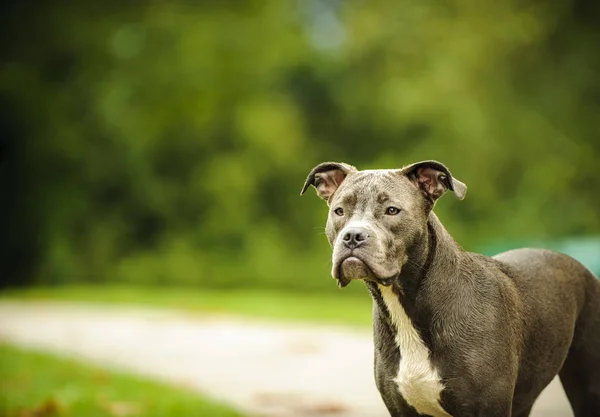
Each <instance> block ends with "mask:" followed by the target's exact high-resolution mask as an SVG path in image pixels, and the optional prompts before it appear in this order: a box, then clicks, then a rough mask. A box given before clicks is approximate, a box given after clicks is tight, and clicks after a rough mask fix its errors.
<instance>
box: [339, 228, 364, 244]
mask: <svg viewBox="0 0 600 417" xmlns="http://www.w3.org/2000/svg"><path fill="white" fill-rule="evenodd" d="M368 238H369V233H368V232H367V229H365V228H364V227H352V228H350V229H348V230H346V232H345V233H344V236H343V237H342V241H343V242H344V246H346V247H347V248H349V249H354V248H357V247H359V246H360V245H362V244H363V243H365V241H366V240H367V239H368Z"/></svg>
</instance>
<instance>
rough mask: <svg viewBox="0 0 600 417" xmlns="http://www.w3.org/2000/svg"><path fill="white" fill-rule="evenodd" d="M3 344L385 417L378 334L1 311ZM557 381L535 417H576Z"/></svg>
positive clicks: (129, 314) (271, 400)
mask: <svg viewBox="0 0 600 417" xmlns="http://www.w3.org/2000/svg"><path fill="white" fill-rule="evenodd" d="M0 340H3V341H9V342H11V343H15V344H18V345H22V346H27V347H33V348H37V349H43V350H47V351H50V352H54V353H58V354H61V355H69V356H75V357H78V358H81V359H85V360H88V361H91V362H95V363H97V364H101V365H105V366H110V367H117V368H122V369H124V370H128V371H133V372H135V373H139V374H142V375H146V376H150V377H153V378H155V379H159V380H163V381H167V382H170V383H174V384H177V385H184V386H187V387H191V388H193V389H197V390H199V391H201V392H203V393H206V394H208V395H210V396H212V397H214V398H217V399H220V400H222V401H224V402H226V403H229V404H233V405H234V406H236V407H237V408H239V409H241V410H245V411H247V412H250V413H253V414H256V415H260V416H281V417H292V416H294V417H296V416H297V417H299V416H323V417H324V416H340V417H378V416H381V417H385V416H387V415H388V414H387V412H386V411H385V408H384V406H383V404H382V402H381V400H380V398H379V393H378V392H377V390H376V388H375V383H374V380H373V369H372V361H373V354H372V350H373V347H372V342H371V333H370V331H369V330H352V329H347V328H345V329H343V328H337V327H332V326H329V327H327V326H310V325H298V324H293V325H292V324H289V325H288V324H273V323H264V322H260V321H256V320H244V319H238V318H236V319H233V318H215V317H201V316H198V315H186V314H184V313H178V312H174V311H167V310H155V309H141V308H128V307H122V306H121V307H108V306H106V307H104V306H90V305H83V304H73V303H54V302H52V303H51V302H9V301H2V302H0ZM572 415H573V414H572V412H571V410H570V408H569V406H568V403H567V401H566V399H565V396H564V393H563V392H562V388H561V386H560V384H559V383H558V382H557V381H554V382H553V383H552V384H551V385H550V386H549V387H548V388H547V389H546V391H545V392H544V393H543V394H542V397H541V398H540V399H539V400H538V402H537V404H536V406H535V407H534V412H533V413H532V416H535V417H572Z"/></svg>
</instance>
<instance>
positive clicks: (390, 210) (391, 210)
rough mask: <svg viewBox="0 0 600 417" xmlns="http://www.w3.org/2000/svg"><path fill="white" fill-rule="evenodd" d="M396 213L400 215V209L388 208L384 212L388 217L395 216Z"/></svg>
mask: <svg viewBox="0 0 600 417" xmlns="http://www.w3.org/2000/svg"><path fill="white" fill-rule="evenodd" d="M398 213H400V209H399V208H398V207H388V208H387V209H386V210H385V214H387V215H388V216H395V215H396V214H398Z"/></svg>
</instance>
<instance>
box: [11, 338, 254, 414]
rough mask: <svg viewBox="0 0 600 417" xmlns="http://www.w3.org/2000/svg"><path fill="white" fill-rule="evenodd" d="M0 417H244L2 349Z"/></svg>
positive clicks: (147, 385)
mask: <svg viewBox="0 0 600 417" xmlns="http://www.w3.org/2000/svg"><path fill="white" fill-rule="evenodd" d="M0 375H1V377H0V416H3V417H13V416H14V417H33V416H36V417H70V416H73V417H75V416H85V417H99V416H114V417H136V416H144V417H153V416H156V417H158V416H161V417H165V416H178V417H180V416H181V417H186V416H215V417H240V416H242V414H240V413H238V412H236V411H233V410H231V409H229V408H227V407H225V406H223V405H220V404H217V403H215V402H214V401H210V400H207V399H204V398H202V397H201V396H199V395H198V394H196V393H193V392H191V391H187V390H185V389H177V388H173V387H169V386H166V385H162V384H159V383H155V382H150V381H147V380H144V379H142V378H138V377H134V376H130V375H126V374H123V373H120V372H119V373H117V372H108V371H106V370H102V369H100V368H96V367H93V366H88V365H83V364H80V363H79V362H77V361H74V360H67V359H60V358H56V357H53V356H50V355H47V354H42V353H38V352H32V351H27V350H22V349H18V348H15V347H12V346H10V345H6V344H0Z"/></svg>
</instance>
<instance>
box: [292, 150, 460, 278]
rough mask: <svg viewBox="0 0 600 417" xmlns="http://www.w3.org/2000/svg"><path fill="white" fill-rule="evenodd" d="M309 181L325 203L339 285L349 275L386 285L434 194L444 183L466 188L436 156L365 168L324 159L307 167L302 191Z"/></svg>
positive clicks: (423, 229)
mask: <svg viewBox="0 0 600 417" xmlns="http://www.w3.org/2000/svg"><path fill="white" fill-rule="evenodd" d="M310 185H313V186H314V187H315V188H316V190H317V194H318V195H319V196H320V197H321V198H323V199H324V200H325V201H327V204H328V206H329V216H328V218H327V226H326V228H325V231H326V235H327V239H328V240H329V243H330V244H331V246H332V248H333V260H332V261H333V262H332V263H333V267H332V271H331V274H332V275H333V277H334V278H336V279H337V280H338V284H339V285H340V286H341V287H344V286H346V285H348V283H349V282H350V281H351V280H353V279H367V280H373V281H376V282H378V283H381V284H383V285H389V284H390V283H391V282H392V281H393V280H394V279H395V278H396V277H397V276H398V275H399V274H400V271H401V270H402V267H403V265H404V264H405V263H406V262H408V261H409V256H408V249H409V248H410V247H412V246H413V244H414V243H415V242H417V241H418V240H419V239H422V238H423V234H425V233H427V218H428V216H429V213H430V211H431V209H432V208H433V205H434V203H435V201H436V200H437V198H439V197H440V196H441V195H442V194H443V193H444V192H445V191H446V190H448V189H450V190H453V191H454V192H455V193H456V195H457V196H458V197H459V198H463V197H464V194H465V192H466V186H465V185H464V184H463V183H461V182H460V181H458V180H455V179H453V178H452V175H451V174H450V172H449V171H448V169H447V168H446V167H445V166H443V165H442V164H440V163H439V162H435V161H426V162H420V163H417V164H413V165H410V166H408V167H406V168H402V169H388V170H367V171H358V170H357V169H356V168H354V167H352V166H350V165H348V164H344V163H323V164H320V165H318V166H316V167H315V168H314V169H313V170H312V171H311V173H310V174H309V176H308V178H307V180H306V183H305V184H304V188H303V190H302V192H304V191H306V189H307V188H308V187H309V186H310Z"/></svg>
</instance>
